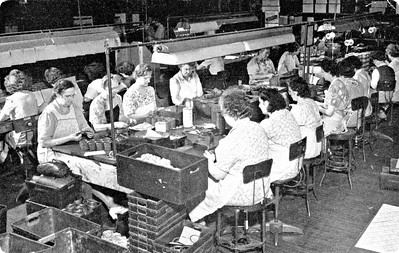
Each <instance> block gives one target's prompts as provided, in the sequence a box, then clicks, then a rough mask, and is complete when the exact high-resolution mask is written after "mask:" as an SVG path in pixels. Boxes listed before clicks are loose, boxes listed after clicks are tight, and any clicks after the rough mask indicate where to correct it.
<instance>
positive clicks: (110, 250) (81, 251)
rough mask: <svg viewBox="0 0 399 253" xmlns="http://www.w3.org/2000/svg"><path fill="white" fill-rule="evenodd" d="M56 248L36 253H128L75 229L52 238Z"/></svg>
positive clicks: (119, 247)
mask: <svg viewBox="0 0 399 253" xmlns="http://www.w3.org/2000/svg"><path fill="white" fill-rule="evenodd" d="M51 237H52V238H51V241H53V242H54V246H53V247H52V248H51V249H50V250H47V251H37V252H35V253H39V252H40V253H44V252H46V253H92V252H93V253H94V252H95V253H127V252H128V250H127V249H126V248H124V247H121V246H119V245H116V244H114V243H111V242H108V241H105V240H103V239H101V238H98V237H96V236H93V235H90V234H87V233H85V232H82V231H79V230H77V229H74V228H66V229H64V230H62V231H58V232H57V233H55V234H54V235H52V236H51Z"/></svg>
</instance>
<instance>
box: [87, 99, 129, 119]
mask: <svg viewBox="0 0 399 253" xmlns="http://www.w3.org/2000/svg"><path fill="white" fill-rule="evenodd" d="M112 105H113V107H114V108H115V107H117V106H119V119H120V118H121V117H123V115H124V112H123V106H122V97H121V96H119V95H118V94H116V95H115V97H114V99H113V101H112ZM107 110H110V108H109V103H108V97H107V98H105V97H103V96H102V95H101V96H97V97H96V98H95V99H94V100H93V102H91V104H90V114H89V115H90V117H89V121H90V123H91V124H93V125H94V124H107V123H108V122H107V117H106V115H105V112H106V111H107Z"/></svg>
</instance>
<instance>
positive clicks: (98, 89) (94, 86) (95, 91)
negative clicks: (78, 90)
mask: <svg viewBox="0 0 399 253" xmlns="http://www.w3.org/2000/svg"><path fill="white" fill-rule="evenodd" d="M120 85H121V86H122V87H125V88H126V87H127V86H126V85H125V84H124V83H120ZM104 90H105V89H104V88H103V80H102V78H99V79H96V80H93V81H92V82H91V83H90V84H89V86H87V90H86V94H85V97H86V98H89V99H91V100H93V99H94V98H95V97H97V96H98V95H100V94H101V93H102V92H103V91H104Z"/></svg>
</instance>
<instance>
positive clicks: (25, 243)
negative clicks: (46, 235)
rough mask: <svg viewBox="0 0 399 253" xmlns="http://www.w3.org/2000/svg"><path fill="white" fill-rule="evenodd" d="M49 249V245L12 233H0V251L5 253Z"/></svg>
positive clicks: (26, 252)
mask: <svg viewBox="0 0 399 253" xmlns="http://www.w3.org/2000/svg"><path fill="white" fill-rule="evenodd" d="M45 249H50V246H48V245H45V244H42V243H39V242H37V241H34V240H31V239H28V238H26V237H23V236H20V235H17V234H13V233H4V234H0V251H4V252H7V253H30V252H33V251H42V250H45Z"/></svg>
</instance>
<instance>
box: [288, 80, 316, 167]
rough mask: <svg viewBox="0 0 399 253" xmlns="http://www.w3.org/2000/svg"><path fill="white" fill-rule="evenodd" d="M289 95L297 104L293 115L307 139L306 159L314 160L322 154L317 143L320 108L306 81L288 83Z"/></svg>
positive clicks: (293, 109)
mask: <svg viewBox="0 0 399 253" xmlns="http://www.w3.org/2000/svg"><path fill="white" fill-rule="evenodd" d="M288 93H289V94H290V95H291V97H292V100H294V101H296V102H297V103H296V104H293V105H292V108H291V113H292V115H293V116H294V118H295V120H296V122H297V123H298V125H299V129H300V130H301V136H302V138H305V137H306V153H305V158H306V159H308V158H313V157H316V156H318V155H319V154H320V151H321V143H317V141H316V128H317V127H318V126H320V125H321V117H320V113H319V107H318V106H317V104H316V102H315V101H314V100H313V99H311V98H310V89H309V86H308V84H307V82H306V81H305V79H303V78H301V77H298V78H295V79H293V80H291V81H289V82H288Z"/></svg>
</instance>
